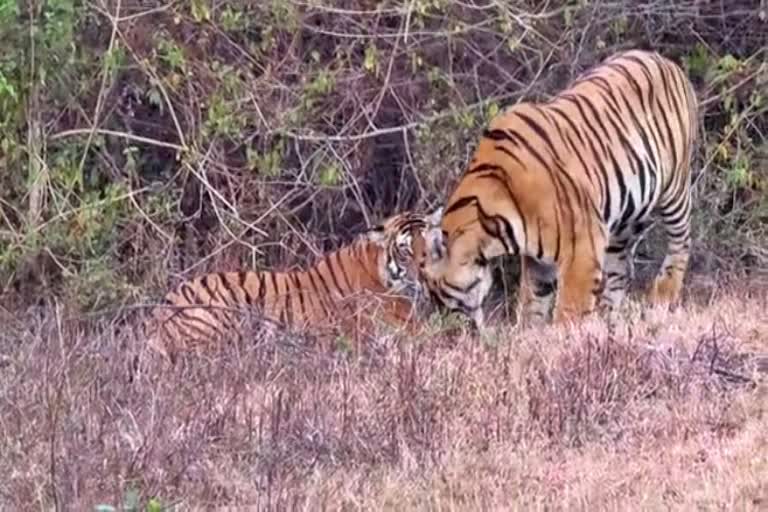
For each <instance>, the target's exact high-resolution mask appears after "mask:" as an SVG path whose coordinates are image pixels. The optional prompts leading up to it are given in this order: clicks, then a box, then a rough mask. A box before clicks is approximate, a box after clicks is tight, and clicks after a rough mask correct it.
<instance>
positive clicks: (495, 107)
mask: <svg viewBox="0 0 768 512" xmlns="http://www.w3.org/2000/svg"><path fill="white" fill-rule="evenodd" d="M498 114H499V104H498V103H496V102H495V101H492V102H491V103H489V104H488V108H487V110H486V116H487V117H488V119H493V118H494V117H496V116H497V115H498Z"/></svg>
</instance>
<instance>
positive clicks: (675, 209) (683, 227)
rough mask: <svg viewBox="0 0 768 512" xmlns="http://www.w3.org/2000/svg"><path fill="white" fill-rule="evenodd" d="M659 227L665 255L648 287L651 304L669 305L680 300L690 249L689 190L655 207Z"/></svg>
mask: <svg viewBox="0 0 768 512" xmlns="http://www.w3.org/2000/svg"><path fill="white" fill-rule="evenodd" d="M658 212H659V214H660V221H661V225H662V227H663V229H664V232H665V234H666V236H667V255H666V256H665V258H664V262H663V263H662V264H661V268H660V269H659V273H658V275H657V276H656V279H655V280H654V282H653V285H652V286H651V289H650V292H649V299H650V301H651V303H654V304H664V303H673V302H676V301H677V300H678V299H679V298H680V291H681V290H682V287H683V279H684V277H685V273H686V271H687V269H688V259H689V257H690V248H691V193H690V190H689V189H686V190H685V191H684V192H682V193H680V194H678V195H676V196H673V197H672V198H671V199H669V200H668V201H666V202H663V203H662V204H661V205H660V206H659V210H658Z"/></svg>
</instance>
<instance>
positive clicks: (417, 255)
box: [367, 212, 430, 299]
mask: <svg viewBox="0 0 768 512" xmlns="http://www.w3.org/2000/svg"><path fill="white" fill-rule="evenodd" d="M429 228H430V225H429V219H428V216H427V215H423V214H418V213H414V212H402V213H398V214H396V215H393V216H391V217H389V218H387V219H386V220H384V221H383V222H382V223H381V224H379V225H377V226H376V227H374V228H373V229H371V230H370V231H369V232H368V235H367V238H368V240H369V241H372V242H375V243H376V244H377V245H378V246H379V247H381V249H382V250H381V252H380V257H379V265H378V266H379V269H378V271H379V276H380V277H381V279H382V282H383V284H384V285H385V286H386V287H387V288H389V289H392V290H395V291H397V292H399V293H402V294H405V295H406V296H407V297H409V298H411V299H423V298H426V297H427V289H426V287H425V286H424V283H423V281H422V272H423V270H424V268H425V266H426V264H427V262H428V259H429V245H428V243H427V233H428V230H429Z"/></svg>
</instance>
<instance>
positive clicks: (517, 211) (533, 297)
mask: <svg viewBox="0 0 768 512" xmlns="http://www.w3.org/2000/svg"><path fill="white" fill-rule="evenodd" d="M697 111H698V103H697V99H696V95H695V91H694V89H693V86H692V84H691V83H690V81H689V80H688V78H687V77H686V75H685V74H684V72H683V71H682V69H680V68H679V67H678V66H677V65H675V64H674V63H673V62H671V61H669V60H667V59H666V58H663V57H662V56H660V55H658V54H657V53H652V52H645V51H640V50H630V51H626V52H622V53H619V54H616V55H614V56H612V57H610V58H608V59H606V61H604V62H603V63H602V64H601V65H598V66H596V67H594V68H592V69H591V70H589V71H588V72H586V73H585V74H583V75H582V76H581V77H579V78H578V79H577V80H576V81H575V82H573V83H572V84H571V85H570V86H569V87H568V88H567V89H566V90H564V91H562V92H561V93H560V94H558V95H556V96H555V97H554V98H553V99H551V100H550V101H548V102H546V103H533V102H529V103H520V104H517V105H514V106H512V107H510V108H509V109H507V110H506V111H504V112H502V113H501V114H499V115H498V116H496V117H495V118H494V119H492V120H491V122H490V124H489V126H488V127H487V129H486V130H485V131H484V132H483V135H482V137H481V139H480V141H479V144H478V147H477V149H476V151H475V153H474V155H473V158H472V159H471V161H470V163H469V165H468V168H467V169H466V171H465V172H464V174H463V176H462V178H461V179H460V181H459V183H458V184H457V186H456V187H455V189H454V191H453V193H452V194H451V195H450V197H449V199H448V201H447V202H446V204H445V210H444V213H443V218H442V220H441V229H435V230H434V231H433V232H432V233H431V235H430V237H429V238H430V240H431V241H430V244H431V245H432V247H433V249H432V251H433V255H432V256H431V257H430V261H431V263H430V264H429V265H427V267H426V269H425V277H424V279H425V281H426V285H427V287H428V288H429V290H430V293H431V294H432V296H433V298H434V299H435V300H436V301H437V302H438V303H442V304H443V305H445V306H447V307H448V308H449V309H452V310H458V311H462V312H464V313H465V314H467V315H468V316H470V317H471V318H472V319H473V320H474V323H475V325H476V326H477V327H478V329H482V327H483V325H484V315H483V311H482V307H481V306H482V302H483V299H484V298H485V296H486V295H487V293H488V291H489V289H490V287H491V284H492V283H491V280H492V278H491V273H490V270H489V267H488V262H489V260H490V259H491V258H494V257H496V256H499V255H502V254H518V255H520V256H521V265H522V269H521V270H522V276H521V293H520V306H521V307H520V309H521V311H520V312H521V318H524V319H525V318H527V321H526V323H531V324H535V323H541V322H543V321H545V320H555V321H561V320H564V319H568V318H576V317H577V316H580V315H582V314H585V313H588V312H590V311H593V310H594V309H595V308H596V307H597V306H603V307H605V308H607V309H608V310H609V311H610V310H611V309H612V308H614V307H615V306H617V305H618V304H619V303H620V302H621V301H622V300H623V297H624V295H625V290H626V287H627V284H628V282H629V281H630V279H631V278H632V277H633V264H632V259H633V256H634V250H635V248H636V246H637V242H638V241H639V239H640V238H641V236H642V235H643V234H644V233H645V232H646V230H647V229H648V228H649V227H650V225H651V220H650V219H651V217H652V214H654V216H657V217H658V218H659V219H660V224H661V226H662V227H663V229H664V231H665V233H666V235H667V240H668V248H667V255H666V257H665V259H664V262H663V263H662V265H661V269H660V271H659V273H658V275H657V277H656V278H655V281H654V283H653V284H652V286H651V288H650V291H649V295H650V299H651V301H653V302H657V303H658V302H661V303H668V302H673V301H676V300H678V298H679V296H680V292H681V287H682V282H683V278H684V274H685V272H686V270H687V266H688V259H689V250H690V213H691V170H690V168H691V161H692V158H693V151H694V147H695V144H696V139H697V115H698V113H697ZM550 315H552V316H551V317H550Z"/></svg>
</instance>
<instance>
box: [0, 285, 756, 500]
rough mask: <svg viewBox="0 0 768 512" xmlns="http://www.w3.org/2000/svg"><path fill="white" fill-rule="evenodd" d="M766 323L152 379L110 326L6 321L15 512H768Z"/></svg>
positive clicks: (387, 340) (400, 351) (300, 360)
mask: <svg viewBox="0 0 768 512" xmlns="http://www.w3.org/2000/svg"><path fill="white" fill-rule="evenodd" d="M766 307H768V293H766V291H765V289H762V290H758V291H757V292H754V293H748V292H746V291H744V290H743V289H742V290H740V291H739V292H738V293H726V294H723V295H722V296H721V297H717V298H716V299H715V300H714V302H713V305H712V306H709V307H707V306H697V305H690V306H688V307H686V308H681V309H678V310H677V311H675V312H663V311H657V310H646V311H645V312H641V311H640V310H638V311H635V312H629V313H627V318H626V323H625V324H623V325H622V326H621V328H618V329H609V328H607V326H606V325H605V324H604V323H603V322H601V321H600V320H599V319H594V318H593V319H587V320H585V321H584V322H583V323H582V324H580V325H579V326H577V327H574V328H571V329H568V328H548V329H543V330H538V331H530V332H525V333H520V332H516V331H514V330H509V328H505V329H502V330H500V333H503V334H497V335H495V336H491V337H489V338H488V339H484V340H478V339H473V338H471V337H469V336H467V335H466V334H461V333H459V334H456V333H450V332H447V331H446V332H436V333H434V334H433V335H431V336H428V337H424V338H423V339H418V340H410V341H404V340H397V339H396V337H393V336H391V337H382V338H381V339H380V340H378V341H377V342H376V343H372V344H371V346H370V347H369V350H367V351H366V352H365V353H364V354H362V355H360V357H352V356H350V355H349V354H348V353H346V352H344V351H334V352H332V351H328V350H320V349H317V348H314V347H313V346H312V345H310V344H307V343H302V342H300V341H298V340H291V339H278V340H272V341H269V342H267V341H264V342H258V343H254V344H253V345H252V346H239V347H235V346H230V347H226V348H225V349H223V350H222V351H221V353H218V354H215V355H213V356H211V357H210V358H200V357H190V358H187V359H183V360H182V362H181V364H180V365H179V366H178V367H176V368H174V369H170V368H167V367H163V366H162V365H161V363H160V361H158V360H155V359H154V358H152V357H146V358H143V359H142V364H141V365H140V366H139V368H138V371H133V370H132V365H131V361H132V360H133V357H134V356H135V355H136V354H137V353H139V352H141V351H143V348H142V347H141V346H140V345H139V344H137V343H136V342H135V341H134V340H133V339H132V338H131V337H130V336H127V335H123V334H115V332H116V331H115V329H113V328H111V327H110V325H109V324H108V323H107V322H106V321H103V322H96V323H93V322H91V323H90V324H85V323H84V322H79V323H75V322H65V321H64V320H62V316H63V315H61V314H58V313H57V311H56V310H54V309H47V310H44V311H42V312H41V313H38V314H37V315H33V314H32V313H30V314H29V315H28V316H27V317H26V318H18V317H15V318H6V319H2V320H3V323H4V324H5V325H6V326H7V329H6V330H5V331H4V332H3V333H2V334H0V336H2V338H0V357H1V358H2V359H0V364H2V369H0V390H2V391H1V392H0V393H1V394H0V443H2V444H0V453H2V454H3V456H2V457H0V472H1V473H2V474H3V475H5V478H4V479H3V480H2V481H0V502H2V503H3V507H2V508H3V509H16V510H20V509H30V508H32V507H35V508H43V507H46V508H48V507H50V506H51V505H54V504H57V505H58V506H59V507H60V508H66V509H72V510H88V509H93V507H94V506H95V505H96V504H104V503H108V504H112V505H116V506H122V505H123V504H124V503H125V501H126V499H127V500H128V501H131V500H132V499H133V498H134V496H135V495H136V493H138V495H139V496H140V497H141V500H142V501H143V502H144V501H146V500H148V499H149V498H151V497H157V498H158V499H159V500H160V501H161V502H162V503H163V504H165V505H171V504H176V506H177V509H178V510H203V509H210V508H212V507H221V506H232V507H243V506H248V507H252V508H258V509H264V508H281V509H282V508H291V509H293V508H302V509H312V510H316V509H319V508H327V509H333V510H336V509H340V508H349V509H352V508H354V509H358V508H364V509H382V508H383V509H398V510H399V509H414V508H417V509H425V508H429V509H433V508H434V509H445V508H447V509H483V510H494V509H501V508H508V507H510V506H512V508H516V509H529V508H531V507H534V508H537V509H539V508H558V509H559V508H567V509H571V508H577V509H581V508H587V507H589V508H590V509H592V508H599V509H618V508H632V509H638V508H643V509H649V508H650V509H659V508H662V507H664V508H667V507H671V508H676V509H690V508H705V509H714V508H727V509H734V508H735V509H739V510H744V509H750V508H754V509H758V508H762V507H765V505H766V500H768V484H766V480H765V475H766V474H768V456H766V454H765V449H764V447H765V446H766V443H767V442H768V434H767V433H766V429H765V411H766V407H767V406H768V400H767V398H766V390H767V389H768V388H767V387H766V384H765V382H764V381H762V380H761V375H762V372H764V371H768V364H766V360H765V359H762V358H761V357H759V356H758V354H768V318H767V317H766V313H765V312H766ZM145 354H149V353H146V352H145Z"/></svg>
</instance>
